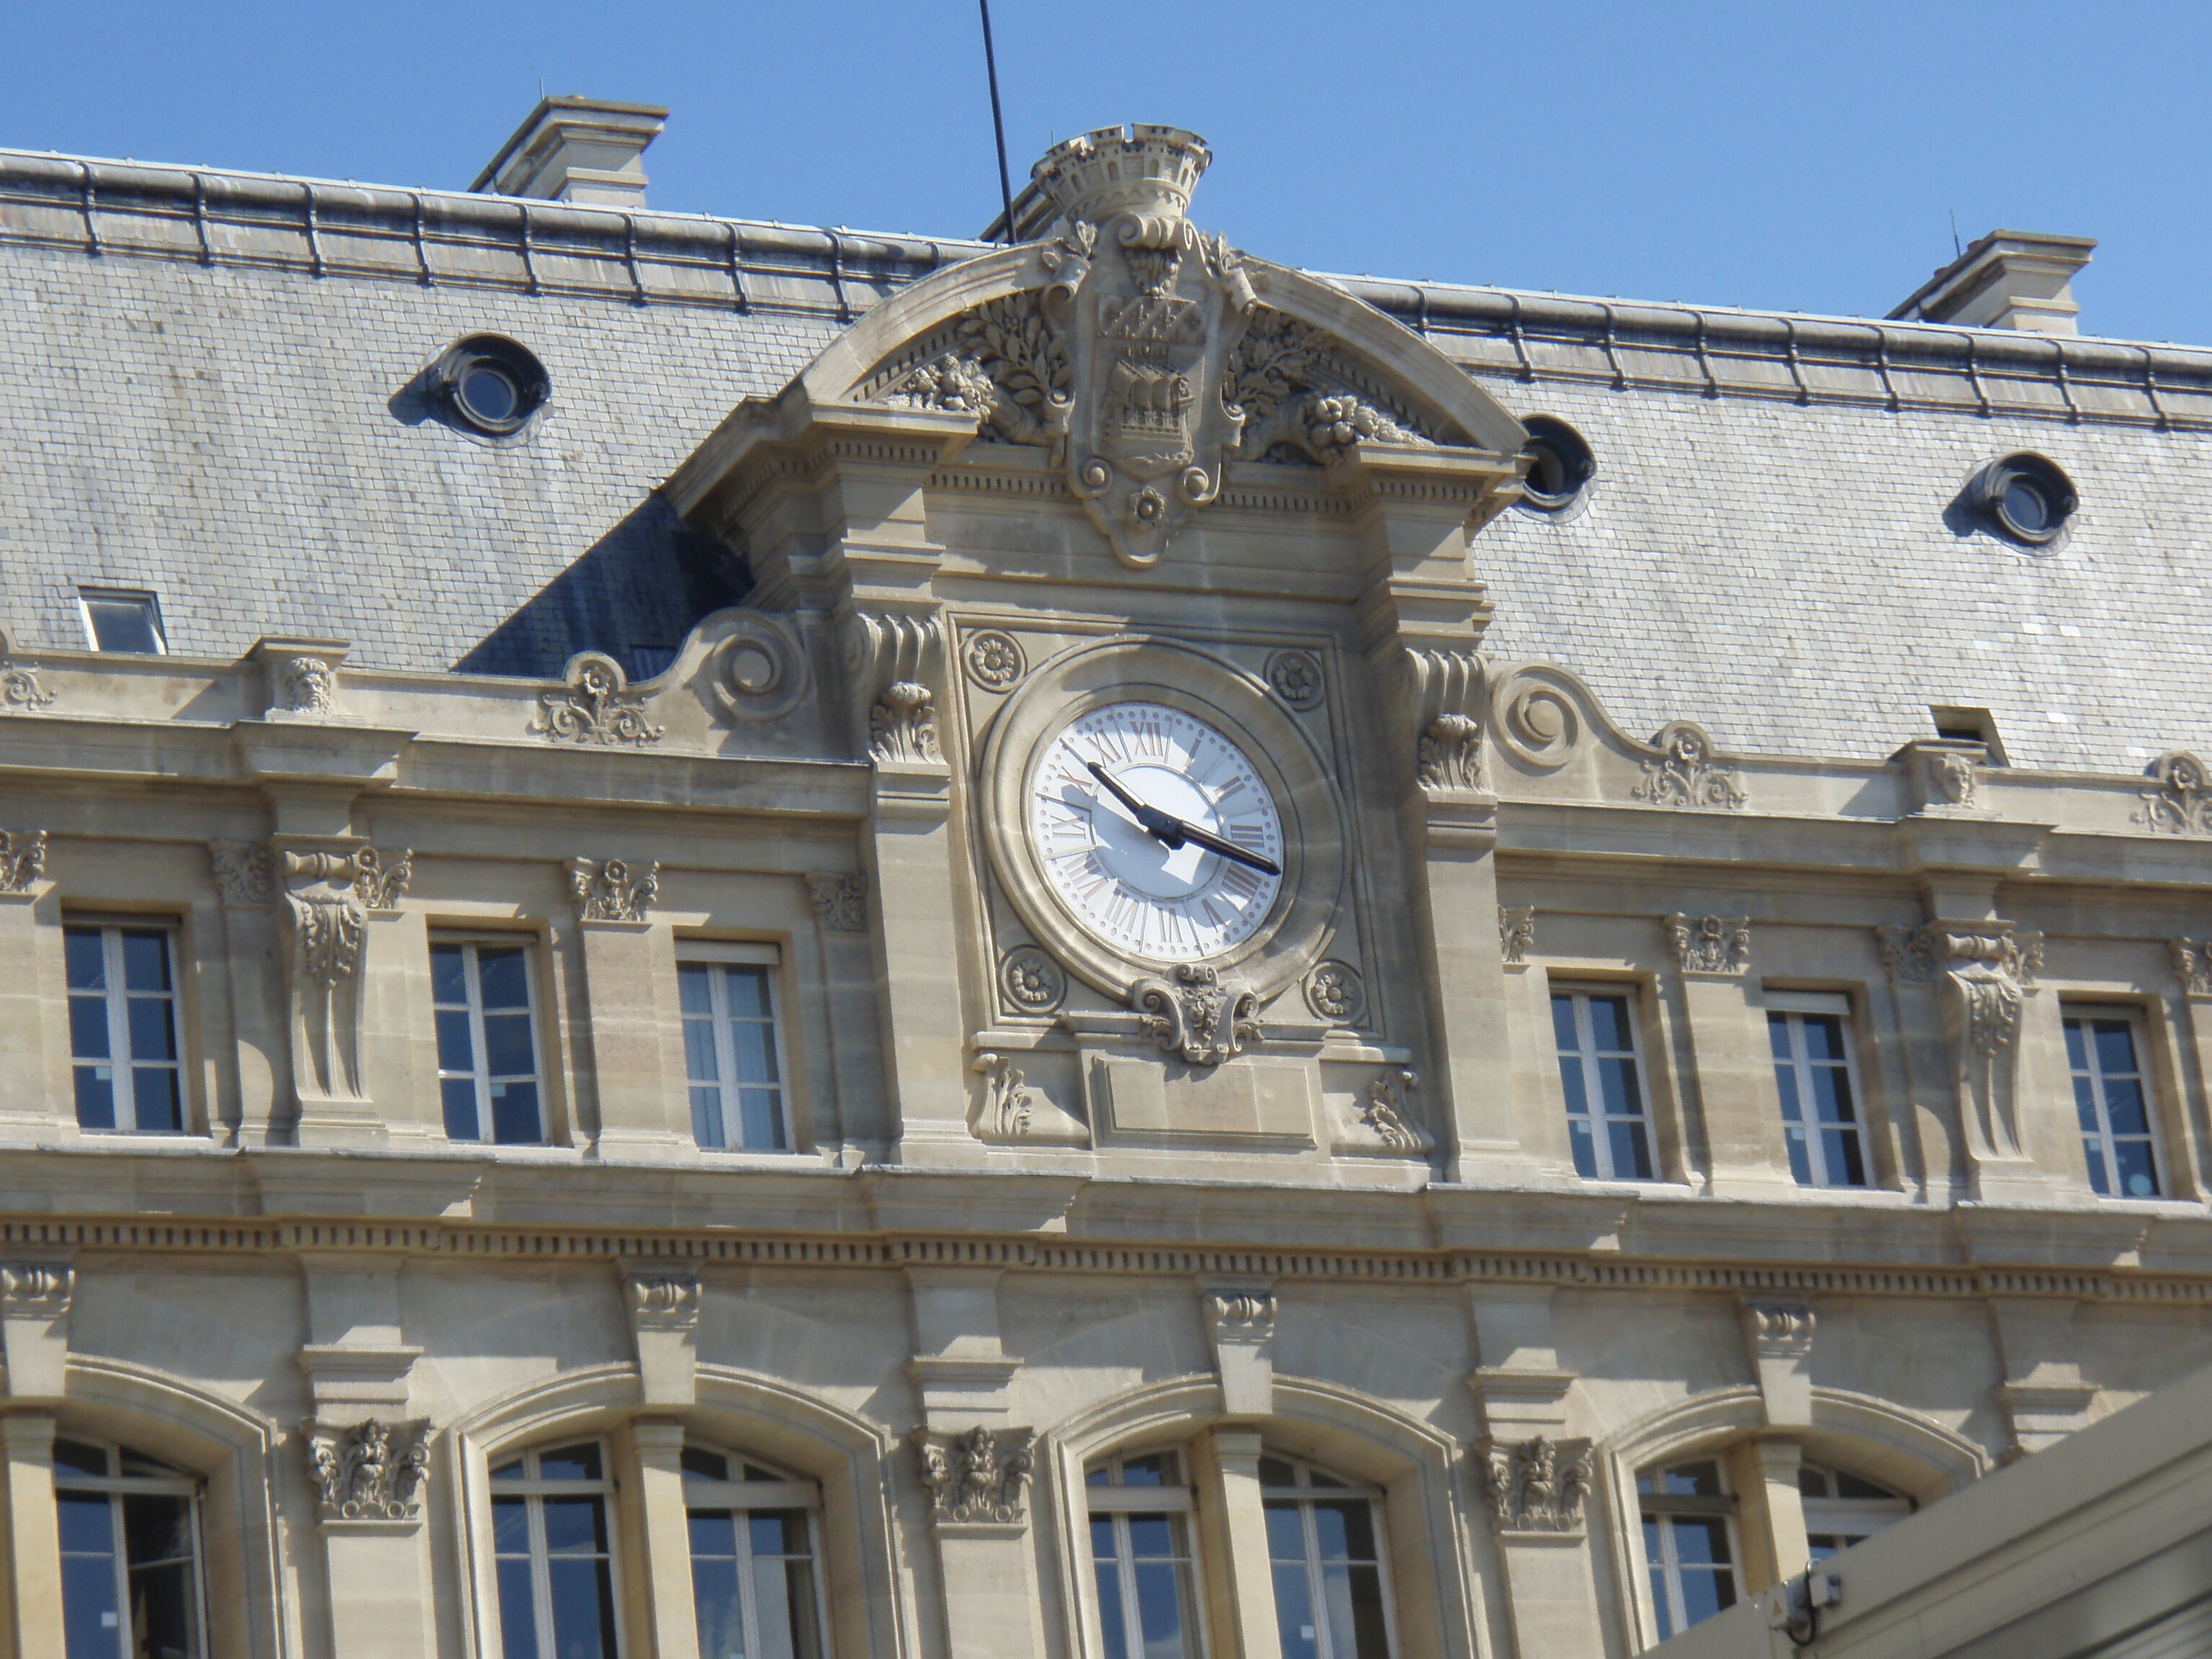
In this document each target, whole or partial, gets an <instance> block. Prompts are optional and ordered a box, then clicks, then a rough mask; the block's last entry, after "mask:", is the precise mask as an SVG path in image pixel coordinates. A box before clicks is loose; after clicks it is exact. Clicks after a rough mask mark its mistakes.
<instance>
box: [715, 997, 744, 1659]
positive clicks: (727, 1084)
mask: <svg viewBox="0 0 2212 1659" xmlns="http://www.w3.org/2000/svg"><path fill="white" fill-rule="evenodd" d="M707 978H708V984H710V985H712V986H713V987H714V995H713V996H711V997H710V998H708V1006H709V1007H711V1008H712V1009H713V1010H714V1069H715V1072H716V1073H717V1076H716V1078H715V1080H714V1081H715V1096H716V1098H717V1099H718V1100H719V1101H720V1110H721V1114H722V1124H721V1132H722V1146H723V1147H724V1149H725V1150H728V1149H730V1148H732V1146H743V1145H744V1121H745V1120H744V1114H743V1113H742V1112H740V1111H739V1110H738V1038H737V1033H736V1032H735V1031H733V1030H731V1029H730V970H729V967H728V964H726V963H715V964H714V967H713V968H711V969H708V975H707ZM733 1124H734V1125H736V1126H737V1132H736V1133H735V1134H732V1133H731V1126H732V1125H733ZM747 1651H748V1652H752V1651H755V1650H752V1649H748V1650H747Z"/></svg>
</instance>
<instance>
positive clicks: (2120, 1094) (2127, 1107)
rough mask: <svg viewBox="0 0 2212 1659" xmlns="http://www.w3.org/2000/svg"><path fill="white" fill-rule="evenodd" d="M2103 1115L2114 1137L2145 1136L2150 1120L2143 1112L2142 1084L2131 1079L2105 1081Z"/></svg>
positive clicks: (2109, 1079)
mask: <svg viewBox="0 0 2212 1659" xmlns="http://www.w3.org/2000/svg"><path fill="white" fill-rule="evenodd" d="M2105 1115H2106V1117H2108V1118H2110V1119H2111V1120H2112V1133H2114V1134H2116V1135H2147V1134H2148V1133H2150V1118H2149V1116H2148V1114H2147V1113H2145V1112H2144V1110H2143V1097H2142V1082H2141V1081H2140V1080H2139V1079H2135V1078H2131V1077H2108V1078H2106V1079H2105Z"/></svg>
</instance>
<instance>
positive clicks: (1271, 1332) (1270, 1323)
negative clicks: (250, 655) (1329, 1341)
mask: <svg viewBox="0 0 2212 1659" xmlns="http://www.w3.org/2000/svg"><path fill="white" fill-rule="evenodd" d="M1199 1298H1200V1307H1201V1310H1202V1311H1203V1312H1204V1314H1205V1316H1206V1345H1207V1346H1209V1347H1211V1348H1212V1350H1213V1366H1214V1370H1215V1371H1216V1372H1217V1373H1218V1375H1219V1376H1220V1378H1221V1409H1222V1412H1223V1413H1224V1414H1225V1415H1226V1416H1229V1417H1265V1416H1267V1415H1268V1414H1269V1413H1271V1412H1272V1411H1273V1409H1274V1398H1275V1358H1274V1355H1275V1292H1274V1291H1273V1288H1272V1287H1271V1286H1269V1285H1264V1284H1239V1283H1231V1282H1219V1283H1216V1282H1211V1281H1209V1282H1206V1283H1203V1284H1201V1285H1200V1286H1199Z"/></svg>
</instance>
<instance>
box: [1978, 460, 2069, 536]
mask: <svg viewBox="0 0 2212 1659" xmlns="http://www.w3.org/2000/svg"><path fill="white" fill-rule="evenodd" d="M1974 493H1975V495H1976V496H1977V497H1978V505H1979V507H1980V508H1981V511H1982V516H1983V518H1984V520H1986V521H1987V522H1988V523H1989V526H1990V528H1991V529H1993V530H1995V531H1996V532H1998V533H1999V534H2000V535H2002V536H2005V537H2008V538H2010V539H2011V540H2013V541H2016V542H2022V543H2025V544H2027V545H2028V546H2030V547H2044V546H2047V545H2049V544H2051V542H2053V541H2056V540H2057V538H2058V535H2059V532H2062V531H2063V530H2064V529H2065V528H2066V521H2067V520H2069V519H2070V518H2071V517H2073V515H2074V509H2075V507H2078V506H2079V505H2080V504H2081V501H2080V498H2079V497H2078V496H2077V495H2075V492H2074V483H2073V480H2071V479H2070V478H2069V477H2067V476H2066V475H2065V474H2064V473H2063V472H2062V471H2059V470H2058V468H2057V465H2054V464H2053V463H2051V461H2048V460H2046V459H2044V457H2042V456H2040V455H2036V454H2032V453H2026V452H2023V453H2020V454H2017V455H2008V456H2006V457H2005V458H2004V459H2002V460H2001V461H1994V462H1992V463H1990V465H1988V466H1987V467H1985V468H1984V469H1983V471H1982V474H1981V477H1980V478H1979V480H1978V487H1977V489H1976V490H1975V492H1974Z"/></svg>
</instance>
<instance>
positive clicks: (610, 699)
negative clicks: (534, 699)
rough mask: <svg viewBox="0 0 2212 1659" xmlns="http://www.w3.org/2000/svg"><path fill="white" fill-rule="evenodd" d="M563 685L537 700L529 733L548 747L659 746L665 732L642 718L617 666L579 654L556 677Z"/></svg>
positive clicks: (639, 703)
mask: <svg viewBox="0 0 2212 1659" xmlns="http://www.w3.org/2000/svg"><path fill="white" fill-rule="evenodd" d="M562 678H564V679H566V680H567V681H568V684H567V685H566V686H565V687H564V688H563V689H562V690H558V691H548V692H545V693H544V694H543V695H542V696H539V698H538V713H537V715H536V717H535V718H533V719H532V720H531V722H530V729H531V730H532V732H540V733H542V734H543V735H544V738H546V740H547V741H548V742H550V743H603V744H637V745H638V746H640V747H643V746H644V745H646V744H653V743H659V741H660V739H661V738H662V737H663V736H664V735H665V728H664V727H661V726H655V725H653V723H652V722H650V721H649V720H647V719H646V717H645V699H644V698H643V697H641V696H638V695H636V694H635V693H634V692H632V691H631V690H629V678H628V677H627V676H626V675H625V674H624V673H623V668H622V665H621V664H620V663H618V662H617V661H616V660H615V659H613V658H612V657H609V656H605V655H602V654H601V653H599V652H597V651H583V652H579V653H577V654H576V655H575V656H574V657H573V658H571V659H569V662H568V671H567V672H566V673H565V674H564V675H563V676H562Z"/></svg>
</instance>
